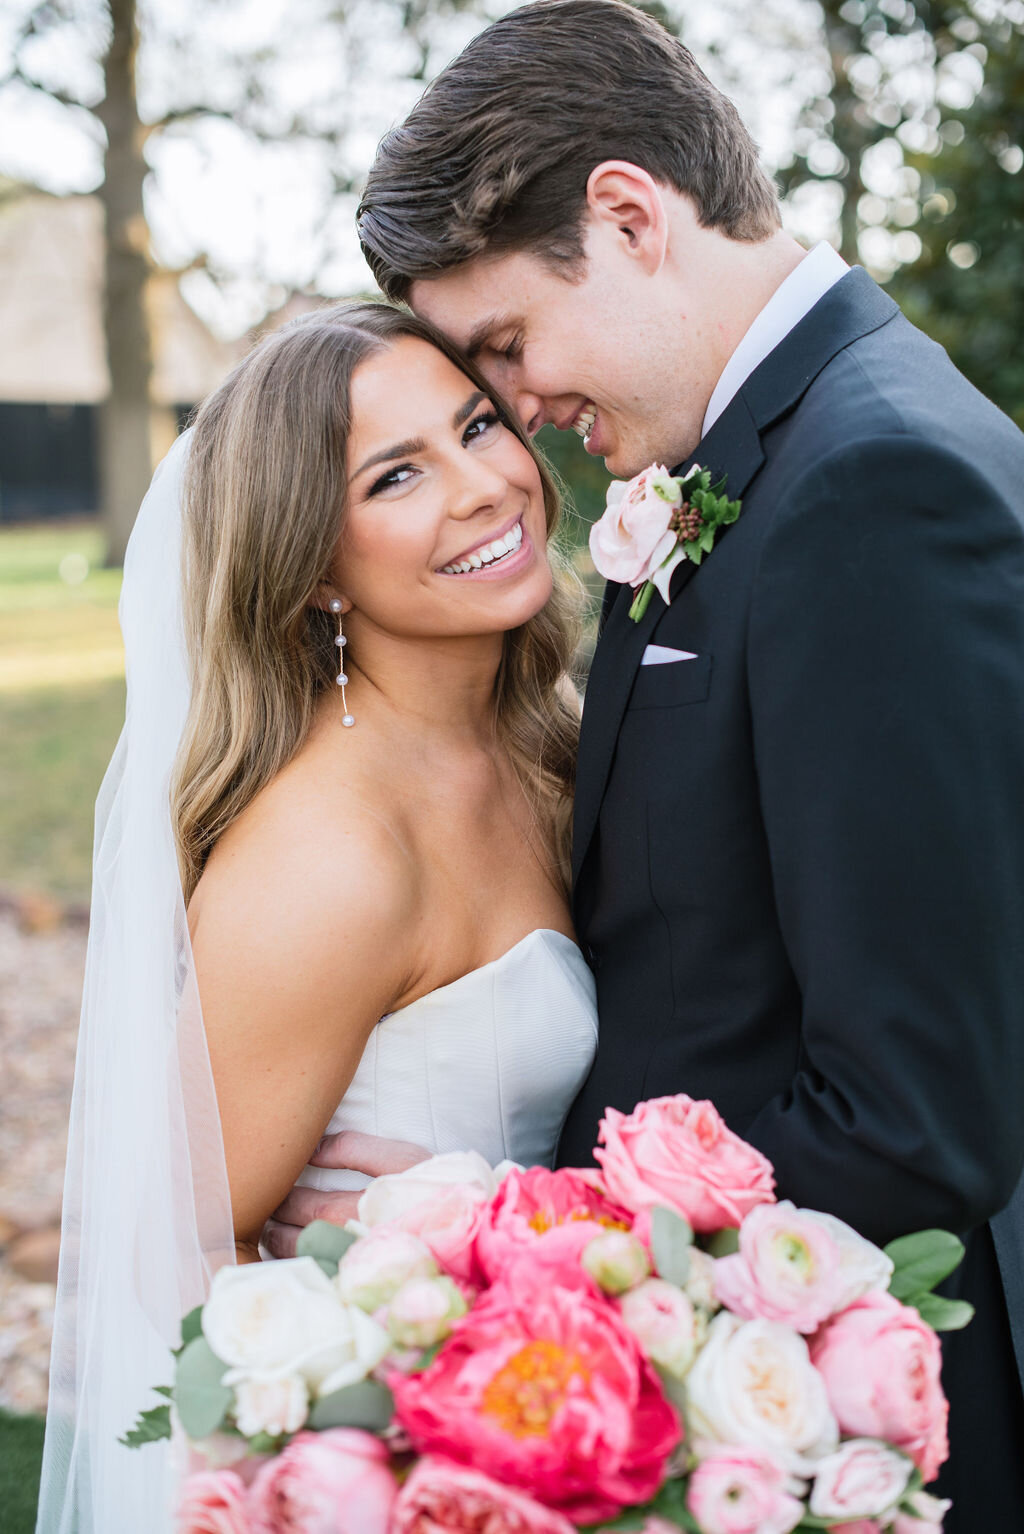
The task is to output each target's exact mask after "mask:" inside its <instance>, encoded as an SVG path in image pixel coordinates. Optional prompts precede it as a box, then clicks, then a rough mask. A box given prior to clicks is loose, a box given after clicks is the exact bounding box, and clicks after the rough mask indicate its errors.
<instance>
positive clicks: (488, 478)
mask: <svg viewBox="0 0 1024 1534" xmlns="http://www.w3.org/2000/svg"><path fill="white" fill-rule="evenodd" d="M447 491H448V493H447V496H446V501H447V509H448V513H449V515H450V516H453V517H458V518H460V519H465V518H466V517H472V516H474V515H475V514H476V513H477V512H478V511H490V510H493V509H495V508H496V507H499V506H501V505H502V503H503V502H504V500H505V497H506V496H507V495H508V480H507V479H506V478H505V475H504V474H502V473H501V471H500V470H499V469H496V468H495V467H494V466H493V465H492V464H488V463H487V462H486V461H485V460H484V456H483V454H475V453H463V454H461V455H460V461H459V463H458V465H457V466H456V467H455V468H453V470H452V474H451V477H450V479H449V481H448V486H447Z"/></svg>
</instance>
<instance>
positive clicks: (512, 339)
mask: <svg viewBox="0 0 1024 1534" xmlns="http://www.w3.org/2000/svg"><path fill="white" fill-rule="evenodd" d="M409 297H410V302H411V305H412V308H413V309H414V310H415V311H416V313H417V314H421V315H423V316H424V317H425V318H426V319H428V320H431V321H433V323H434V324H435V325H437V326H438V328H439V329H441V330H443V331H444V332H445V334H446V335H448V336H450V337H451V339H452V340H453V341H454V342H455V343H456V345H458V346H460V347H461V348H462V349H463V351H466V352H468V353H469V355H470V356H471V357H472V358H473V359H474V360H475V361H476V363H477V365H478V366H479V367H480V369H481V370H482V371H483V373H484V374H485V375H486V376H487V378H488V380H489V381H490V382H491V384H492V385H493V387H494V388H495V389H496V390H498V391H499V392H500V393H501V394H502V395H504V397H505V398H506V399H507V400H508V401H509V402H510V403H511V405H512V406H513V407H514V409H515V410H516V412H517V414H518V416H519V419H520V420H521V421H522V423H523V425H524V427H525V428H526V430H527V431H529V432H530V433H531V434H533V433H534V432H537V431H539V430H540V428H541V427H542V426H545V425H548V424H551V425H554V426H556V427H558V429H559V430H561V431H567V430H570V429H575V430H576V431H577V432H578V434H579V435H580V436H584V435H585V431H586V428H589V431H588V432H586V435H585V446H586V450H587V452H588V453H590V454H592V455H594V456H596V457H600V458H603V459H604V460H605V465H606V467H607V469H608V471H609V473H611V474H615V475H618V476H619V477H620V478H628V477H630V476H631V475H633V474H636V473H638V472H639V471H640V470H641V469H642V468H645V467H646V466H647V465H648V464H649V463H652V462H654V461H656V460H657V461H660V462H663V463H665V464H666V465H668V466H670V467H671V466H672V465H674V464H676V463H678V462H680V461H681V460H682V459H683V458H685V457H686V456H687V455H688V454H689V453H690V452H691V451H692V449H693V448H694V447H695V446H696V443H697V442H698V440H699V438H700V427H701V421H702V419H703V413H704V406H705V405H706V403H707V400H706V390H705V391H703V392H702V391H701V389H700V388H699V387H697V388H695V389H694V395H693V398H692V400H688V399H687V397H686V384H685V381H684V383H683V386H682V389H681V387H680V359H679V356H678V354H677V352H676V349H675V347H674V346H673V344H671V343H670V341H669V339H668V337H669V335H670V334H671V333H672V330H673V329H674V328H675V327H672V326H670V325H669V324H667V323H666V317H665V315H664V314H663V313H660V312H659V308H658V306H659V303H660V304H664V302H665V295H664V291H663V289H662V288H660V287H658V285H657V284H655V283H653V282H651V281H649V280H647V279H645V278H644V276H643V275H642V273H641V272H639V271H638V268H637V263H636V262H635V261H631V260H629V259H628V258H627V257H624V256H623V254H622V250H621V242H616V241H615V240H614V239H612V238H606V237H604V231H603V230H602V229H600V228H594V227H592V228H591V229H590V230H589V232H588V237H587V241H586V263H585V267H584V270H583V272H582V275H580V276H579V278H578V280H577V279H574V278H570V277H565V276H563V275H561V273H559V272H557V271H554V270H552V268H551V267H550V266H549V265H547V264H546V263H545V262H543V261H542V260H541V259H540V258H539V257H538V256H536V255H533V254H532V253H530V252H515V253H513V254H510V255H503V256H498V257H481V258H479V259H477V260H474V261H470V262H467V263H465V264H464V265H463V266H460V267H455V268H452V269H451V270H449V271H447V272H445V273H443V274H442V275H441V276H440V277H436V278H430V279H429V280H427V279H423V280H420V281H418V282H415V283H414V284H413V286H412V290H411V293H410V295H409ZM675 319H676V322H677V324H678V315H676V316H675Z"/></svg>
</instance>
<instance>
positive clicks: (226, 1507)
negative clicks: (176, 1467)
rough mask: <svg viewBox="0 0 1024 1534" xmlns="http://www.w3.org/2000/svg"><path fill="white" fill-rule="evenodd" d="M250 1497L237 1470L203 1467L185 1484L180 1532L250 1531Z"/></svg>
mask: <svg viewBox="0 0 1024 1534" xmlns="http://www.w3.org/2000/svg"><path fill="white" fill-rule="evenodd" d="M248 1500H249V1493H248V1491H247V1490H246V1488H245V1485H244V1483H243V1481H242V1478H241V1476H238V1475H236V1474H235V1472H234V1471H233V1470H200V1471H198V1472H197V1473H196V1474H195V1475H190V1476H189V1477H188V1479H187V1480H186V1481H185V1482H184V1484H183V1485H182V1488H181V1496H180V1499H179V1502H178V1515H177V1522H176V1524H175V1528H176V1529H177V1534H249V1519H248V1516H247V1513H246V1507H247V1504H248Z"/></svg>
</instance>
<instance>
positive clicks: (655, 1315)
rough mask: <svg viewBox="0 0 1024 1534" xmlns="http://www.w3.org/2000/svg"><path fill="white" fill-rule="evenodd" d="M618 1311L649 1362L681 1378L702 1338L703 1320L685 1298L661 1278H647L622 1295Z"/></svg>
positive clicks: (679, 1290) (687, 1298)
mask: <svg viewBox="0 0 1024 1534" xmlns="http://www.w3.org/2000/svg"><path fill="white" fill-rule="evenodd" d="M619 1312H620V1314H621V1316H622V1319H623V1321H624V1322H625V1324H626V1325H627V1326H628V1327H629V1330H630V1331H631V1332H632V1333H633V1335H634V1337H635V1338H636V1339H637V1341H638V1342H639V1344H640V1346H641V1347H642V1348H643V1350H644V1352H645V1353H646V1354H647V1357H648V1358H649V1359H650V1360H651V1362H652V1363H655V1364H657V1365H658V1367H659V1368H661V1369H664V1370H665V1372H666V1374H671V1375H672V1376H674V1378H676V1379H682V1378H683V1376H684V1375H685V1374H686V1372H687V1370H688V1369H689V1368H690V1365H691V1364H692V1363H693V1360H694V1358H695V1356H696V1353H697V1349H698V1348H699V1347H700V1344H701V1342H702V1341H703V1338H704V1320H703V1317H700V1316H698V1315H697V1312H696V1311H695V1310H694V1308H693V1305H692V1303H691V1301H690V1298H689V1296H688V1295H685V1294H684V1293H683V1291H682V1290H681V1289H677V1288H676V1286H675V1284H669V1283H666V1282H665V1280H664V1279H663V1278H648V1279H646V1280H645V1281H644V1282H643V1283H642V1284H640V1285H638V1286H637V1288H635V1289H631V1290H630V1291H629V1293H628V1294H624V1295H623V1296H622V1298H621V1300H620V1301H619Z"/></svg>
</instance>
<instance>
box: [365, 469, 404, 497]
mask: <svg viewBox="0 0 1024 1534" xmlns="http://www.w3.org/2000/svg"><path fill="white" fill-rule="evenodd" d="M415 473H416V470H415V468H414V467H413V465H412V464H411V463H400V464H398V466H397V467H396V468H394V469H389V470H388V471H387V473H386V474H382V475H381V477H380V479H377V480H374V482H373V484H372V485H371V486H370V488H369V490H368V491H367V492H366V493H367V496H371V495H377V494H379V492H380V491H381V490H392V489H394V487H395V486H396V485H404V484H405V483H406V482H407V480H408V478H409V477H410V476H411V475H413V474H415Z"/></svg>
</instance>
